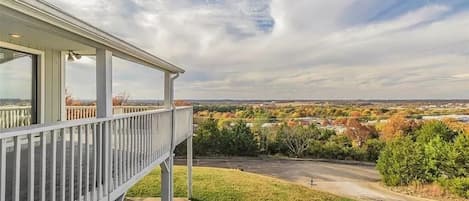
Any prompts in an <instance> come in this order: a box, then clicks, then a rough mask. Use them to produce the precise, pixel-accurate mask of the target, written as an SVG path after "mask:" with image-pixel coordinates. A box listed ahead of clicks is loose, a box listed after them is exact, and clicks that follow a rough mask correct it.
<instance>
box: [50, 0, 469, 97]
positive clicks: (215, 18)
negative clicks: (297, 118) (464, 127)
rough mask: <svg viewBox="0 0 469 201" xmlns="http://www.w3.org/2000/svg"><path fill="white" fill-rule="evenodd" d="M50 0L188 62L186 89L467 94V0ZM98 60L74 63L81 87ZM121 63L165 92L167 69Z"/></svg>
mask: <svg viewBox="0 0 469 201" xmlns="http://www.w3.org/2000/svg"><path fill="white" fill-rule="evenodd" d="M47 1H48V2H50V3H53V4H54V5H56V6H57V7H59V8H61V9H63V10H65V11H67V12H69V13H71V14H73V15H75V16H77V17H78V18H80V19H82V20H84V21H86V22H89V23H91V24H93V25H95V26H97V27H99V28H101V29H103V30H105V31H107V32H109V33H112V34H114V35H116V36H118V37H120V38H123V39H124V40H126V41H128V42H131V43H133V44H135V45H137V46H139V47H141V48H142V49H144V50H146V51H148V52H150V53H152V54H155V55H157V56H159V57H161V58H163V59H165V60H168V61H170V62H172V63H175V64H177V65H179V66H182V67H183V68H185V69H186V71H187V72H186V73H185V74H183V75H182V76H181V77H180V78H178V79H177V81H176V98H178V99H427V98H436V99H451V98H469V1H467V0H412V1H409V0H328V1H313V0H295V1H288V0H272V1H270V0H231V1H230V0H154V1H151V0H113V1H112V3H110V1H107V0H80V1H67V0H47ZM93 62H94V61H92V59H90V58H87V59H83V60H80V61H79V62H78V63H74V64H70V65H69V69H70V70H68V72H69V75H75V78H74V79H68V80H67V87H68V88H70V89H72V91H73V93H74V95H75V96H78V97H80V98H93V97H95V91H94V85H93V84H94V83H93V82H89V83H87V85H89V86H85V85H84V84H82V83H83V80H86V79H87V78H88V79H89V76H90V73H91V74H92V73H94V70H93V66H92V65H93ZM115 63H118V66H119V67H115V69H116V71H115V73H114V77H113V78H114V82H115V85H114V93H122V92H126V93H129V94H130V96H131V97H132V98H135V99H154V98H155V97H157V98H160V97H162V89H163V88H162V86H160V85H162V83H163V82H162V73H161V72H157V71H153V70H149V69H146V68H144V67H134V66H132V64H130V63H127V62H124V61H116V62H115ZM77 66H78V67H77ZM80 66H81V67H80ZM93 76H94V74H93V75H91V77H93ZM155 83H157V84H155Z"/></svg>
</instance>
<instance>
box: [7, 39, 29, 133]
mask: <svg viewBox="0 0 469 201" xmlns="http://www.w3.org/2000/svg"><path fill="white" fill-rule="evenodd" d="M37 66H38V65H37V56H36V55H33V54H28V53H25V52H19V51H15V50H11V49H6V48H2V47H0V129H5V128H13V127H20V126H27V125H30V124H35V123H37V97H38V96H37V91H38V90H37Z"/></svg>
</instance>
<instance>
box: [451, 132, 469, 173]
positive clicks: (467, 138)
mask: <svg viewBox="0 0 469 201" xmlns="http://www.w3.org/2000/svg"><path fill="white" fill-rule="evenodd" d="M453 147H454V152H455V153H456V157H455V166H456V176H458V177H469V135H465V134H463V133H461V134H459V135H458V137H456V139H455V140H454V146H453Z"/></svg>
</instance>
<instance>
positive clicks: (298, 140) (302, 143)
mask: <svg viewBox="0 0 469 201" xmlns="http://www.w3.org/2000/svg"><path fill="white" fill-rule="evenodd" d="M280 135H281V137H282V138H283V141H284V143H285V144H286V145H287V147H288V149H289V150H290V152H292V153H293V155H295V156H296V157H302V156H303V154H304V152H305V151H306V150H308V148H309V146H310V145H311V141H312V140H313V139H314V131H313V130H312V129H309V128H308V127H303V126H295V127H289V126H285V127H283V128H281V130H280Z"/></svg>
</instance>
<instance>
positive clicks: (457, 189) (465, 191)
mask: <svg viewBox="0 0 469 201" xmlns="http://www.w3.org/2000/svg"><path fill="white" fill-rule="evenodd" d="M439 183H440V185H441V186H443V187H444V188H445V189H446V190H448V191H450V192H452V193H454V194H456V195H459V196H461V197H464V198H469V178H468V177H459V178H453V179H440V180H439Z"/></svg>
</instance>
